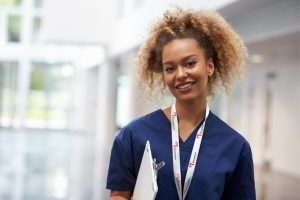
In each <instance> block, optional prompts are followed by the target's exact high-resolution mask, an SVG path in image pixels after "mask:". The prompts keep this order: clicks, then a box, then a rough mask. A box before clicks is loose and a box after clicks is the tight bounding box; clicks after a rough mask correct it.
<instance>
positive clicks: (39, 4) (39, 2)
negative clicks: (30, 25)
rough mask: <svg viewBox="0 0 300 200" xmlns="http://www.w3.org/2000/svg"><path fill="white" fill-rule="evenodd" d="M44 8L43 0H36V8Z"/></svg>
mask: <svg viewBox="0 0 300 200" xmlns="http://www.w3.org/2000/svg"><path fill="white" fill-rule="evenodd" d="M42 6H43V0H34V7H36V8H41V7H42Z"/></svg>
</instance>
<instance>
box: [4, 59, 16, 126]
mask: <svg viewBox="0 0 300 200" xmlns="http://www.w3.org/2000/svg"><path fill="white" fill-rule="evenodd" d="M17 68H18V64H17V63H16V62H0V126H11V123H12V120H13V119H14V117H15V113H16V106H17V70H18V69H17Z"/></svg>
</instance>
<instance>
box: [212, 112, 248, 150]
mask: <svg viewBox="0 0 300 200" xmlns="http://www.w3.org/2000/svg"><path fill="white" fill-rule="evenodd" d="M206 124H207V126H208V128H209V132H210V133H211V134H212V135H213V136H215V137H219V138H220V139H222V142H226V141H227V142H229V143H230V144H233V143H234V144H235V145H236V144H238V146H240V148H242V146H244V145H246V146H249V144H248V141H247V140H246V139H245V137H244V136H243V135H242V134H241V133H239V132H237V131H236V130H235V129H233V128H232V127H231V126H229V125H228V124H227V123H226V122H224V121H223V120H222V119H220V118H219V117H218V116H217V115H215V114H214V113H213V112H210V113H209V117H208V120H207V122H206Z"/></svg>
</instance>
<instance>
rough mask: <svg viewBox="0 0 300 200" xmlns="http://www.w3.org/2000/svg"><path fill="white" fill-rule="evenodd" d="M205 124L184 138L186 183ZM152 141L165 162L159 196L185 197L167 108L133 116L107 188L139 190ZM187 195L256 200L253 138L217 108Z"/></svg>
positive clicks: (117, 145) (189, 199) (115, 151)
mask: <svg viewBox="0 0 300 200" xmlns="http://www.w3.org/2000/svg"><path fill="white" fill-rule="evenodd" d="M202 123H203V122H201V123H200V124H199V125H198V127H197V128H196V129H195V130H194V131H193V132H192V134H191V135H190V137H189V138H188V139H187V140H186V141H184V142H183V141H182V140H181V139H180V165H181V176H182V185H183V182H184V179H185V176H186V172H187V167H188V162H189V159H190V156H191V152H192V148H193V144H194V140H195V137H196V133H197V130H198V128H199V127H200V126H201V124H202ZM147 140H149V141H150V145H151V151H152V156H153V158H156V161H157V163H158V162H161V161H165V166H164V167H163V168H162V169H161V170H160V171H159V172H158V177H157V184H158V193H157V196H156V199H157V200H177V199H179V198H178V194H177V190H176V186H175V182H174V174H173V161H172V147H171V146H172V138H171V124H170V121H169V120H168V118H167V117H166V116H165V114H164V112H163V111H162V110H161V109H160V110H156V111H154V112H152V113H150V114H148V115H145V116H143V117H141V118H138V119H136V120H134V121H132V122H131V123H129V124H128V125H127V126H125V127H124V128H123V129H121V131H120V132H119V133H118V135H117V136H116V138H115V141H114V144H113V147H112V151H111V159H110V165H109V171H108V177H107V186H106V187H107V189H110V190H118V191H133V189H134V186H135V181H136V178H137V175H138V171H139V167H140V164H141V160H142V156H143V153H144V148H145V144H146V141H147ZM185 199H186V200H198V199H199V200H220V199H230V200H235V199H237V200H253V199H255V184H254V172H253V161H252V153H251V149H250V146H249V143H248V142H247V141H246V140H245V138H244V137H243V136H241V135H240V134H239V133H237V132H236V131H235V130H233V129H232V128H231V127H229V126H228V125H227V124H226V123H225V122H223V121H222V120H221V119H219V118H218V117H217V116H216V115H214V114H213V113H212V112H210V113H209V115H208V118H207V120H206V124H205V129H204V136H203V139H202V143H201V147H200V151H199V155H198V159H197V164H196V168H195V172H194V176H193V178H192V182H191V185H190V188H189V191H188V193H187V196H186V198H185Z"/></svg>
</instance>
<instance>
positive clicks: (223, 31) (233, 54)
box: [136, 7, 247, 98]
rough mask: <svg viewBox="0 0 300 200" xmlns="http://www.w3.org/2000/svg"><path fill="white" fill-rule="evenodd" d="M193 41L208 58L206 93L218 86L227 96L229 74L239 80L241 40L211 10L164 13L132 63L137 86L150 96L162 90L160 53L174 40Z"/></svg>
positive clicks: (245, 52)
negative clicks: (209, 73) (210, 64)
mask: <svg viewBox="0 0 300 200" xmlns="http://www.w3.org/2000/svg"><path fill="white" fill-rule="evenodd" d="M184 38H193V39H195V40H196V41H197V43H198V45H199V46H200V47H202V48H203V49H204V52H205V57H206V59H208V58H212V59H213V62H214V68H215V69H214V73H213V75H212V76H211V77H209V79H208V85H207V94H208V96H213V95H214V89H215V88H216V86H218V85H222V86H223V88H224V89H225V91H226V93H227V94H230V92H231V80H232V77H233V75H237V77H241V74H242V71H243V69H244V64H245V63H244V59H245V57H246V56H247V49H246V47H245V45H244V42H243V40H242V39H241V38H240V37H239V35H238V34H237V33H235V32H234V31H233V29H232V28H231V26H230V25H229V24H228V23H227V22H226V21H225V20H224V19H223V18H222V17H221V16H220V15H219V14H218V13H217V12H215V11H195V10H192V9H187V10H184V9H181V8H178V7H177V8H176V9H175V10H171V11H166V12H165V13H164V15H163V17H162V18H161V19H158V20H157V21H156V22H154V24H153V25H152V27H151V29H150V33H149V36H148V38H147V39H146V41H145V43H144V44H143V45H142V46H141V47H140V49H139V51H138V54H137V58H136V64H137V67H138V81H139V86H140V87H141V88H143V89H146V90H147V91H148V95H149V97H150V98H151V97H152V96H153V94H154V93H156V92H157V90H158V91H161V93H163V91H164V90H165V88H166V85H165V83H164V79H163V66H162V50H163V47H164V46H165V45H166V44H167V43H169V42H170V41H172V40H174V39H184Z"/></svg>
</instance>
